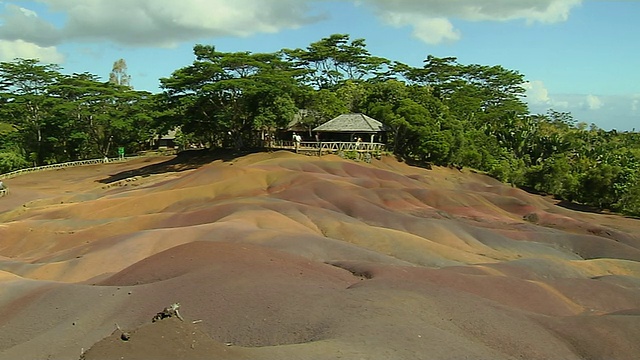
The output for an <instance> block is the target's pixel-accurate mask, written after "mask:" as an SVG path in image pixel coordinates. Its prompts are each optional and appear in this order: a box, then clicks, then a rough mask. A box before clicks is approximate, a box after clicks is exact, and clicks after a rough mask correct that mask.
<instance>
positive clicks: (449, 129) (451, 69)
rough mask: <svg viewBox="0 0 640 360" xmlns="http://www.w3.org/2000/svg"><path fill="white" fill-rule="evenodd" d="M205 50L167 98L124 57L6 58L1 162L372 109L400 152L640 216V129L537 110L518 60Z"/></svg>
mask: <svg viewBox="0 0 640 360" xmlns="http://www.w3.org/2000/svg"><path fill="white" fill-rule="evenodd" d="M193 54H194V57H195V59H194V61H193V63H192V64H191V65H188V66H185V67H183V68H180V69H177V70H175V71H174V72H173V73H172V74H171V75H170V76H168V77H166V78H162V79H160V84H161V89H162V91H161V92H160V93H157V94H149V93H146V92H141V91H134V90H133V89H131V88H130V77H129V76H128V75H127V72H126V70H127V69H126V62H125V61H124V60H123V59H120V60H118V61H116V62H115V63H114V66H113V69H112V72H111V74H110V76H109V81H107V82H101V81H100V80H99V78H98V77H97V76H95V75H92V74H88V73H84V74H72V75H63V74H62V73H61V72H60V68H59V67H58V66H56V65H43V64H40V63H38V62H37V61H36V60H23V59H18V60H16V61H14V62H4V63H0V171H7V170H11V169H15V168H19V167H24V166H28V165H30V164H43V163H48V162H57V161H65V160H75V159H82V158H89V157H97V156H108V155H113V153H114V151H115V148H116V147H117V146H125V147H127V149H128V150H129V151H136V150H141V149H143V148H145V147H147V146H148V145H149V141H150V139H151V138H152V137H153V136H156V135H157V134H165V133H167V132H168V131H169V130H178V139H177V140H178V142H180V143H181V144H182V146H187V145H188V144H193V143H195V144H204V145H207V146H209V147H226V148H235V149H243V148H247V147H252V146H255V145H257V141H258V140H259V139H261V138H264V137H265V136H266V135H267V134H270V135H274V134H275V133H276V132H277V131H279V130H281V129H285V128H286V127H287V125H288V124H289V122H290V121H291V120H292V119H293V117H294V115H296V114H299V115H300V119H299V120H300V125H301V126H303V127H304V128H305V129H307V130H308V131H309V132H311V129H313V128H314V127H315V126H317V125H319V124H321V123H324V122H325V121H327V120H329V119H331V118H333V117H335V116H337V115H339V114H342V113H346V112H361V113H365V114H367V115H369V116H372V117H374V118H376V119H378V120H379V121H381V122H383V123H384V125H385V126H386V127H387V128H388V133H387V134H386V139H385V140H386V142H387V151H391V152H392V153H393V154H394V155H395V156H396V157H398V158H402V159H406V160H411V161H413V162H421V163H424V164H434V165H443V166H455V167H471V168H474V169H477V170H480V171H483V172H485V173H488V174H490V175H492V176H494V177H496V178H498V179H500V180H502V181H505V182H508V183H510V184H513V185H514V186H523V187H526V188H529V189H532V190H535V191H537V192H540V193H544V194H551V195H554V196H555V197H557V198H559V199H564V200H568V201H576V202H580V203H583V204H587V205H592V206H597V207H599V208H602V209H610V210H614V211H620V212H622V213H625V214H631V215H640V184H639V180H640V134H638V133H635V132H623V133H618V132H616V131H604V130H602V129H599V128H598V127H596V126H594V125H592V126H590V127H588V126H587V125H586V124H584V123H578V122H577V121H576V120H575V119H573V116H572V115H571V114H570V113H565V112H559V111H555V110H552V109H550V110H549V111H548V112H547V113H546V114H531V113H529V110H528V108H527V106H526V103H525V102H524V84H525V80H524V76H523V75H522V74H520V73H519V72H517V71H515V70H509V69H505V68H504V67H502V66H499V65H492V66H486V65H480V64H461V63H459V62H458V60H457V59H456V58H455V57H444V58H438V57H435V56H432V55H428V56H427V57H426V59H425V60H424V62H423V64H422V66H420V67H412V66H409V65H406V64H402V63H400V62H397V61H393V60H389V59H384V58H380V57H376V56H373V55H371V54H370V53H369V51H368V49H367V46H366V43H365V40H363V39H355V40H351V39H350V37H349V35H345V34H334V35H331V36H329V37H326V38H323V39H320V40H319V41H317V42H313V43H311V44H310V45H309V46H308V47H306V48H304V49H282V50H280V51H278V52H275V53H251V52H248V51H247V52H232V53H226V52H220V51H217V50H216V48H215V47H214V46H212V45H196V46H194V48H193ZM301 109H302V110H303V111H300V110H301ZM311 135H312V134H311V133H309V136H311ZM347 155H352V154H347Z"/></svg>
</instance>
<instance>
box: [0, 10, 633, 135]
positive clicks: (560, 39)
mask: <svg viewBox="0 0 640 360" xmlns="http://www.w3.org/2000/svg"><path fill="white" fill-rule="evenodd" d="M638 16H640V0H638V1H636V0H626V1H605V0H332V1H330V0H0V61H13V60H14V59H16V58H25V59H26V58H38V59H40V61H41V62H43V63H53V64H58V65H60V66H61V67H62V72H63V73H67V74H71V73H82V72H89V73H92V74H95V75H98V76H100V77H101V78H102V79H103V80H105V81H106V79H108V77H109V72H110V71H111V69H112V67H113V63H114V62H115V61H116V60H118V59H124V60H125V61H126V63H127V65H128V74H129V75H131V84H132V85H133V87H134V88H135V89H138V90H147V91H151V92H154V93H156V92H159V91H161V90H160V88H159V79H160V78H163V77H169V76H171V73H172V72H173V71H175V70H177V69H179V68H182V67H185V66H189V65H190V64H191V63H193V61H194V56H193V51H192V49H193V46H194V45H195V44H206V45H214V46H215V47H216V49H217V50H218V51H222V52H235V51H250V52H253V53H260V52H275V51H278V50H280V49H283V48H306V47H307V46H309V45H310V44H311V43H313V42H316V41H318V40H320V39H322V38H324V37H328V36H330V35H332V34H348V35H350V38H351V39H359V38H362V39H365V40H366V44H367V49H368V50H369V52H370V53H371V54H372V55H375V56H380V57H384V58H387V59H389V60H393V61H400V62H403V63H405V64H408V65H411V66H414V67H421V66H422V65H423V61H424V59H425V58H426V57H427V56H428V55H433V56H436V57H450V56H451V57H456V58H457V59H458V62H459V63H460V64H465V65H467V64H479V65H488V66H493V65H501V66H503V67H504V68H506V69H510V70H516V71H518V72H519V73H521V74H523V75H524V77H525V79H526V81H527V82H526V84H525V87H526V89H527V92H526V94H527V96H526V98H525V101H526V102H527V103H528V104H529V109H530V112H531V113H540V114H544V113H546V112H547V111H548V110H549V109H553V110H555V111H561V112H570V113H571V114H572V115H573V117H574V119H575V120H576V121H578V122H585V123H587V124H595V125H596V126H598V127H599V128H602V129H605V130H612V129H616V130H618V131H633V130H638V131H640V41H638V36H639V35H640V21H639V20H638Z"/></svg>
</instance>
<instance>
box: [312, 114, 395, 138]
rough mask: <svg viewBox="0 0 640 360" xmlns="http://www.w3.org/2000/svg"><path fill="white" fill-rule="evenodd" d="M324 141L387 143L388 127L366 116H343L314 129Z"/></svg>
mask: <svg viewBox="0 0 640 360" xmlns="http://www.w3.org/2000/svg"><path fill="white" fill-rule="evenodd" d="M313 132H315V133H316V134H318V135H319V137H320V138H321V139H322V141H345V142H351V141H357V140H358V139H361V140H362V141H364V142H371V143H374V142H385V138H386V132H387V127H386V126H385V125H384V124H383V123H381V122H380V121H378V120H376V119H373V118H371V117H369V116H367V115H365V114H360V113H354V114H342V115H340V116H338V117H336V118H334V119H332V120H329V121H327V122H326V123H324V124H322V125H320V126H318V127H316V128H314V129H313Z"/></svg>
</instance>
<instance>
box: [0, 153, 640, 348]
mask: <svg viewBox="0 0 640 360" xmlns="http://www.w3.org/2000/svg"><path fill="white" fill-rule="evenodd" d="M5 182H6V184H7V185H8V186H9V188H10V191H11V193H10V195H9V196H6V197H3V198H0V359H7V360H8V359H11V360H14V359H16V360H19V359H80V358H81V357H82V358H83V359H87V360H89V359H150V358H153V359H638V358H640V342H638V339H640V262H639V261H640V235H639V234H640V232H639V231H638V230H640V222H639V221H638V220H634V219H628V218H624V217H620V216H616V215H612V214H600V213H594V212H588V211H578V210H572V209H569V208H568V207H563V206H559V204H556V202H555V201H553V200H552V199H549V198H545V197H541V196H537V195H532V194H529V193H526V192H524V191H522V190H519V189H515V188H512V187H509V186H505V185H503V184H500V183H499V182H497V181H495V180H494V179H491V178H489V177H487V176H484V175H480V174H475V173H472V172H470V171H467V170H465V171H458V170H455V169H447V168H434V169H430V170H428V169H422V168H416V167H410V166H408V165H406V164H403V163H400V162H397V161H396V160H394V159H392V158H383V159H382V160H374V162H373V163H372V164H364V163H357V162H353V161H346V160H342V159H340V158H338V157H333V156H324V157H322V158H317V157H309V156H304V155H296V154H291V153H287V152H275V153H255V154H248V155H244V156H231V155H224V154H222V155H221V154H204V153H197V152H194V153H190V154H186V155H185V154H183V155H181V156H178V157H157V158H139V159H135V160H131V161H128V162H126V163H112V164H104V165H92V166H85V167H77V168H68V169H60V170H52V171H47V172H41V173H34V174H28V175H23V176H20V177H16V178H13V179H9V180H6V181H5ZM173 303H180V313H181V315H182V317H183V319H184V321H181V320H180V319H177V318H175V317H172V318H168V319H165V320H161V321H158V322H155V323H152V322H151V319H152V318H153V316H154V315H155V314H156V313H157V312H159V311H161V310H162V309H163V308H164V307H166V306H168V305H170V304H173ZM123 332H126V333H127V334H128V335H129V338H128V340H126V341H125V340H123V339H122V333H123Z"/></svg>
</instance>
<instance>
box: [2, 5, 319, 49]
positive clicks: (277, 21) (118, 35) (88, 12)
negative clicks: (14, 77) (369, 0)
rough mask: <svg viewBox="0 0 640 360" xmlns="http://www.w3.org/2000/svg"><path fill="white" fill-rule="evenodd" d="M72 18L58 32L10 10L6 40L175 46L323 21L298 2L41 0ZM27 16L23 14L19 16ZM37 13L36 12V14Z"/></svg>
mask: <svg viewBox="0 0 640 360" xmlns="http://www.w3.org/2000/svg"><path fill="white" fill-rule="evenodd" d="M40 2H41V3H44V4H46V5H48V6H49V9H50V10H51V11H54V12H59V13H62V14H64V15H65V16H66V22H65V23H64V25H63V26H62V27H58V28H56V27H54V26H53V25H52V24H51V23H47V22H44V21H43V20H42V19H41V18H38V17H37V16H33V14H30V13H29V14H27V13H28V11H25V10H24V9H23V8H19V7H17V6H15V5H7V6H6V11H5V15H4V16H3V17H2V20H3V21H4V25H3V26H0V38H2V39H7V40H17V39H22V40H25V41H28V42H34V43H37V44H39V45H55V44H59V43H61V42H63V41H78V40H85V41H95V40H107V41H113V42H116V43H121V44H129V45H149V46H172V45H175V44H177V43H179V42H181V41H188V40H195V39H199V38H205V37H216V36H248V35H251V34H255V33H273V32H277V31H279V30H281V29H286V28H295V27H299V26H302V25H303V24H305V23H308V22H311V21H314V20H317V18H316V17H313V16H311V15H309V9H308V8H307V2H305V1H298V0H271V1H256V0H234V1H228V0H181V1H176V0H135V1H134V0H82V1H78V0H40ZM18 12H22V14H17V13H18ZM34 14H35V13H34Z"/></svg>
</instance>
